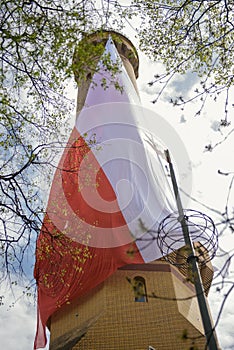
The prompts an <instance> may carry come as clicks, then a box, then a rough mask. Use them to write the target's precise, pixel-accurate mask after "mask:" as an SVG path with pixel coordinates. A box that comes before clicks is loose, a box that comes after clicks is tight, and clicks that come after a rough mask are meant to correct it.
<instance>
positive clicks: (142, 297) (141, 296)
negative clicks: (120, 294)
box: [133, 276, 148, 303]
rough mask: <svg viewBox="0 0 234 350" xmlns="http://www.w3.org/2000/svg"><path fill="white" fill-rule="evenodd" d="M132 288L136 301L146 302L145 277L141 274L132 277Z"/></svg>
mask: <svg viewBox="0 0 234 350" xmlns="http://www.w3.org/2000/svg"><path fill="white" fill-rule="evenodd" d="M133 290H134V296H135V301H136V302H143V303H144V302H147V301H148V300H147V293H146V284H145V279H144V278H143V277H141V276H136V277H134V279H133Z"/></svg>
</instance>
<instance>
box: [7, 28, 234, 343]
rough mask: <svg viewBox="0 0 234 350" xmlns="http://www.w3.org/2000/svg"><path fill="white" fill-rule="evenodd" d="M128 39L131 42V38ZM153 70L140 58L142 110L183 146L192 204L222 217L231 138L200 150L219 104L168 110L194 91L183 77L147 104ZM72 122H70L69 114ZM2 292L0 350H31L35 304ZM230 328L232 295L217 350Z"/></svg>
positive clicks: (212, 131) (210, 135) (213, 298)
mask: <svg viewBox="0 0 234 350" xmlns="http://www.w3.org/2000/svg"><path fill="white" fill-rule="evenodd" d="M128 36H129V38H130V39H132V38H131V33H129V35H128ZM133 41H134V40H133ZM158 69H160V64H158V63H152V62H150V61H149V59H147V58H146V57H145V56H144V55H143V54H141V53H140V72H139V79H138V88H139V91H140V96H141V100H142V104H143V106H144V107H146V108H149V109H152V110H153V111H154V112H156V113H158V114H160V115H161V116H162V117H164V118H165V119H166V120H167V121H168V122H169V123H170V124H171V125H172V127H173V128H174V129H175V130H176V132H177V133H178V135H179V136H180V138H181V139H182V140H183V143H184V145H185V147H186V150H187V152H188V154H189V157H190V160H191V165H192V174H193V192H192V196H193V197H194V198H196V199H197V200H198V201H200V202H202V203H205V204H206V205H207V206H208V207H211V208H215V209H217V210H221V211H222V210H224V207H225V198H226V194H227V188H228V185H229V183H230V178H229V177H225V176H220V175H219V174H218V170H219V169H220V170H222V171H224V172H228V171H231V170H232V169H233V167H232V165H231V164H230V158H229V157H224V154H230V153H231V150H232V149H233V145H234V143H233V136H232V137H230V138H229V139H227V141H226V142H225V143H223V144H222V145H221V146H219V147H217V148H216V149H215V151H214V152H212V153H210V152H204V146H205V145H207V144H209V143H210V142H212V143H214V144H215V143H216V142H219V141H220V139H221V138H222V135H221V134H220V132H219V131H218V130H217V129H218V128H217V126H218V122H217V121H218V120H219V119H220V113H222V109H221V108H222V104H221V103H220V104H214V103H211V102H210V103H208V106H207V108H206V109H205V111H204V114H203V115H201V116H199V117H196V118H194V113H195V111H196V108H197V105H196V104H195V103H194V104H191V106H190V107H188V108H186V109H185V110H184V111H181V110H180V109H175V108H174V107H173V106H171V105H170V104H169V103H168V102H167V99H166V97H167V96H170V93H171V92H173V91H174V92H175V91H176V92H178V93H179V94H183V93H185V94H187V95H189V93H190V91H192V90H193V89H195V87H196V84H197V83H198V79H197V77H196V75H194V74H191V73H188V74H187V75H185V76H183V77H179V76H178V77H176V79H175V80H174V81H173V83H172V84H171V85H170V86H169V88H168V90H167V92H166V96H165V99H164V100H162V101H161V102H159V103H157V104H155V105H153V104H152V103H151V101H152V100H153V98H154V95H155V90H154V87H152V88H150V87H149V86H148V85H147V83H148V82H149V81H150V80H151V79H152V74H155V73H156V72H157V70H158ZM71 95H72V97H73V98H74V99H75V96H76V91H74V90H73V91H71ZM72 118H75V114H74V116H72ZM230 201H232V203H233V202H234V196H233V193H232V195H231V197H230ZM188 205H189V207H190V208H193V209H198V210H202V211H203V212H204V211H205V210H208V209H205V208H204V206H202V205H199V204H198V203H197V202H194V201H190V202H189V203H188ZM207 214H208V215H215V213H214V212H212V211H210V210H208V212H207ZM214 219H216V218H214ZM219 243H220V246H221V247H222V248H223V249H224V250H227V251H230V247H234V239H233V237H231V236H230V235H228V236H226V237H222V238H221V239H220V242H219ZM222 261H223V260H222V259H221V258H217V259H216V261H215V262H214V265H215V266H216V268H217V269H218V268H219V267H220V265H221V263H222ZM233 275H234V266H231V268H230V276H229V278H230V281H232V280H233V277H234V276H233ZM214 282H216V279H215V280H214ZM229 287H230V286H229ZM227 290H228V289H225V288H224V289H223V290H222V291H221V292H217V291H216V286H214V287H213V288H211V291H210V294H209V298H208V300H209V304H210V307H211V312H212V316H213V320H214V322H215V320H216V317H217V315H218V312H219V310H220V307H221V304H222V302H223V299H224V294H225V293H227ZM3 292H4V295H5V298H3V300H2V301H3V303H4V305H2V306H1V307H0V339H1V348H2V349H5V350H13V349H14V350H26V349H32V347H33V341H34V335H35V327H36V304H34V303H33V302H32V298H30V299H29V300H28V299H27V298H23V297H22V290H21V289H20V287H18V286H14V293H15V295H14V297H12V295H11V294H10V293H8V292H5V291H4V290H3V289H1V291H0V295H2V294H3ZM10 300H12V302H13V301H15V300H16V302H15V303H14V305H11V303H10ZM233 324H234V293H232V294H231V295H230V296H229V297H228V300H227V302H226V304H225V306H224V309H223V313H222V316H221V319H220V321H219V323H218V326H217V335H218V338H219V342H220V345H221V348H222V349H223V350H231V349H233V348H234V336H233ZM47 348H48V347H47Z"/></svg>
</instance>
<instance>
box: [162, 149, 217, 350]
mask: <svg viewBox="0 0 234 350" xmlns="http://www.w3.org/2000/svg"><path fill="white" fill-rule="evenodd" d="M165 155H166V158H167V162H168V164H169V168H170V175H171V180H172V185H173V190H174V194H175V198H176V204H177V208H178V213H179V218H178V220H179V221H180V224H181V227H182V231H183V235H184V241H185V244H186V246H187V247H188V250H189V256H188V259H187V262H188V264H189V266H190V268H191V270H192V274H193V280H194V285H195V290H196V295H197V300H198V305H199V309H200V313H201V318H202V323H203V327H204V331H205V336H206V340H207V345H208V348H209V350H218V346H217V342H216V337H215V334H214V330H213V327H212V324H211V319H210V315H209V310H208V307H207V303H206V299H205V295H204V288H203V284H202V280H201V275H200V270H199V267H198V264H197V257H196V254H195V251H194V247H193V243H192V241H191V238H190V234H189V230H188V226H187V223H186V218H185V215H184V211H183V207H182V202H181V198H180V194H179V189H178V186H177V182H176V177H175V172H174V169H173V165H172V162H171V157H170V154H169V151H168V150H166V151H165Z"/></svg>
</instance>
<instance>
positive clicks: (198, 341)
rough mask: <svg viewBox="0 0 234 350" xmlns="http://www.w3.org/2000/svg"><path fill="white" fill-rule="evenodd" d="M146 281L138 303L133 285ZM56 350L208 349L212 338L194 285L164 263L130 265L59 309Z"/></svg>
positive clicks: (54, 339) (53, 341) (53, 326)
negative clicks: (138, 280) (208, 338)
mask: <svg viewBox="0 0 234 350" xmlns="http://www.w3.org/2000/svg"><path fill="white" fill-rule="evenodd" d="M136 276H140V277H142V278H143V279H144V280H145V284H146V292H147V295H148V297H147V300H146V301H145V302H137V301H135V297H134V290H133V287H132V285H131V283H129V281H132V280H133V279H134V277H136ZM50 331H51V338H50V349H51V350H55V349H56V350H60V349H61V350H62V349H63V350H68V349H73V350H87V349H88V350H127V349H129V350H148V349H150V346H151V347H152V349H155V350H168V349H172V350H183V349H184V350H189V349H193V350H198V349H199V350H200V349H201V350H203V349H205V344H206V339H205V336H204V332H203V326H202V321H201V317H200V312H199V308H198V304H197V300H196V298H195V289H194V286H193V284H192V283H190V282H188V281H187V280H186V277H185V276H184V275H183V274H182V273H181V272H179V270H178V269H177V268H176V267H174V266H171V265H169V264H168V263H166V262H163V261H160V260H159V261H155V262H153V263H150V264H143V265H128V266H126V267H124V268H122V269H120V270H118V271H116V273H114V274H113V275H112V276H111V277H110V278H108V279H107V280H106V281H105V282H103V283H102V284H101V285H99V286H98V287H97V288H95V289H93V290H92V291H91V292H90V293H89V294H87V295H85V296H84V297H82V298H80V299H79V300H76V301H75V302H73V303H72V304H70V305H67V306H65V307H63V308H61V310H60V311H58V312H56V313H55V314H54V315H53V316H52V318H51V323H50Z"/></svg>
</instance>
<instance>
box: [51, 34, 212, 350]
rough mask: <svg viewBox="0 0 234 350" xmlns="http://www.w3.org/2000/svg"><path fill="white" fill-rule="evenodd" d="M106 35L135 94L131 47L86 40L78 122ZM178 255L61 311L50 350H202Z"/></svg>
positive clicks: (97, 37) (207, 272) (78, 67)
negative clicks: (116, 52) (90, 56)
mask: <svg viewBox="0 0 234 350" xmlns="http://www.w3.org/2000/svg"><path fill="white" fill-rule="evenodd" d="M110 35H111V37H112V40H113V42H114V44H115V47H116V49H117V51H118V54H119V56H120V57H121V60H122V62H123V65H124V67H125V69H126V72H127V74H128V76H129V78H130V80H131V82H132V85H133V87H134V89H135V90H136V92H137V93H138V91H137V84H136V78H137V77H138V64H139V62H138V55H137V51H136V49H135V47H134V46H133V44H132V43H131V42H130V41H129V40H128V39H127V38H126V37H124V36H123V35H121V34H118V33H116V32H112V31H108V32H107V31H103V32H97V33H94V34H91V35H89V36H88V37H86V38H84V40H83V41H82V42H81V44H80V45H78V48H77V50H76V52H75V55H74V74H75V78H76V81H77V83H78V86H79V92H78V98H77V114H78V118H79V112H80V111H81V109H82V107H83V106H84V105H85V103H86V97H87V94H88V90H89V88H90V85H91V84H92V78H93V75H94V74H95V71H96V66H97V64H98V61H99V59H100V57H101V55H102V52H103V50H104V47H105V44H106V42H107V40H108V38H109V36H110ZM90 48H91V49H90ZM80 50H82V52H83V53H84V52H86V53H87V54H89V55H93V58H92V59H91V62H92V64H90V59H89V60H87V62H89V65H88V66H86V64H87V62H86V60H85V59H83V61H81V56H79V53H80V52H81V51H80ZM82 57H84V55H83V54H82ZM199 249H200V250H203V254H204V256H205V255H206V254H207V251H206V250H205V248H203V247H202V246H200V247H199ZM178 252H179V250H178V251H175V252H172V253H171V256H170V261H173V262H174V264H171V263H169V262H167V261H166V260H165V259H164V258H160V259H158V260H154V261H152V262H149V263H134V264H127V265H124V266H122V267H120V268H118V269H117V270H116V271H115V272H114V273H113V274H112V275H111V276H110V277H108V278H107V279H105V280H104V281H103V282H101V283H100V284H98V285H97V286H96V287H94V288H92V289H91V290H89V291H88V292H87V293H85V294H84V295H82V296H81V297H79V298H77V299H75V300H71V301H69V303H65V304H64V305H62V306H61V307H60V308H59V309H58V310H57V311H56V312H54V313H53V314H52V316H51V317H50V319H49V321H48V322H47V326H48V328H49V329H50V350H70V349H73V350H87V349H88V350H127V349H129V350H150V349H151V350H154V349H155V350H169V349H171V350H188V349H190V350H192V349H193V350H195V349H197V350H198V349H199V350H203V349H205V344H206V338H205V334H204V329H203V325H202V320H201V315H200V311H199V307H198V303H197V299H196V291H195V287H194V284H193V281H192V280H191V278H190V276H189V272H188V271H189V268H188V266H186V264H182V265H181V264H180V259H181V254H179V253H178ZM207 260H208V259H207ZM200 272H201V277H202V281H203V286H204V289H205V293H206V295H207V294H208V291H209V288H210V284H211V282H212V277H213V269H212V266H211V263H210V262H209V261H206V260H204V261H203V263H201V264H200ZM88 278H89V279H92V278H93V276H92V275H90V276H88Z"/></svg>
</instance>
